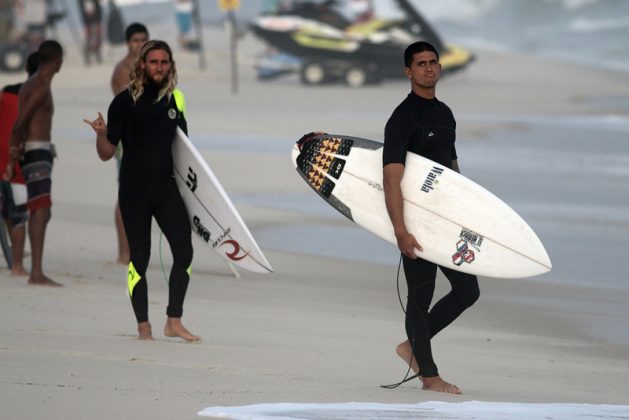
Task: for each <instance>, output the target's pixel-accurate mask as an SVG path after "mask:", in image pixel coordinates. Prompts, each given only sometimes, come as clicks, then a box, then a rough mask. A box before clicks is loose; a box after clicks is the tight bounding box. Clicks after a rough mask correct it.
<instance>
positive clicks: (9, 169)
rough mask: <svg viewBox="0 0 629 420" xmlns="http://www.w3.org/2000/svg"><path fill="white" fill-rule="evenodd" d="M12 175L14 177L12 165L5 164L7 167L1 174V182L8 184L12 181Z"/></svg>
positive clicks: (10, 163)
mask: <svg viewBox="0 0 629 420" xmlns="http://www.w3.org/2000/svg"><path fill="white" fill-rule="evenodd" d="M14 175H15V168H14V163H13V162H12V161H11V162H9V163H7V167H6V169H5V170H4V173H3V174H2V180H3V181H7V182H9V181H11V179H13V176H14Z"/></svg>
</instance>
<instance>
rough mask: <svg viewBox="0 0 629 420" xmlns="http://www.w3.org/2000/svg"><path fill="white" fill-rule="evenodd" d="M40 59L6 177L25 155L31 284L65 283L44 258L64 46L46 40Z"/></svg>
mask: <svg viewBox="0 0 629 420" xmlns="http://www.w3.org/2000/svg"><path fill="white" fill-rule="evenodd" d="M37 59H38V61H39V68H38V69H37V72H36V73H35V74H33V75H32V76H31V77H29V78H28V80H27V81H26V82H25V83H24V84H23V85H22V88H21V89H20V94H19V112H18V117H17V120H16V121H15V124H14V126H13V132H12V135H11V143H10V146H11V148H10V161H9V163H8V164H7V169H6V175H5V176H6V177H8V179H10V178H11V177H12V176H13V170H14V164H15V161H16V160H18V159H20V158H21V159H22V160H21V165H22V173H23V174H24V179H25V180H26V189H27V192H28V203H27V207H28V210H29V212H30V215H29V223H28V237H29V239H30V242H31V259H32V268H31V274H30V276H29V279H28V283H29V284H36V285H46V286H61V285H60V284H59V283H57V282H54V281H53V280H51V279H49V278H48V277H46V276H45V275H44V272H43V269H42V259H43V254H44V238H45V236H46V227H47V226H48V221H49V220H50V208H51V206H52V201H51V199H50V189H51V185H52V181H51V178H50V176H51V173H52V162H53V158H54V157H55V149H54V146H53V144H52V143H51V140H50V138H51V131H52V115H53V112H54V106H53V100H52V90H51V83H52V79H53V77H54V76H55V74H57V72H58V71H59V70H60V69H61V64H62V63H63V49H62V48H61V45H60V44H59V43H58V42H57V41H54V40H46V41H44V42H42V43H41V45H40V46H39V49H38V50H37ZM5 179H7V178H5Z"/></svg>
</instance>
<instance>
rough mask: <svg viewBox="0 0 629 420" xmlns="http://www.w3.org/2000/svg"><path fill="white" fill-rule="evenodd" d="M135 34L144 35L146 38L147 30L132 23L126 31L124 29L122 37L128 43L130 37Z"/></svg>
mask: <svg viewBox="0 0 629 420" xmlns="http://www.w3.org/2000/svg"><path fill="white" fill-rule="evenodd" d="M135 34H146V36H147V38H148V35H149V30H148V29H147V28H146V26H144V25H143V24H141V23H139V22H133V23H132V24H130V25H129V26H127V29H125V31H124V36H125V39H126V40H127V42H129V40H130V39H131V37H132V36H133V35H135Z"/></svg>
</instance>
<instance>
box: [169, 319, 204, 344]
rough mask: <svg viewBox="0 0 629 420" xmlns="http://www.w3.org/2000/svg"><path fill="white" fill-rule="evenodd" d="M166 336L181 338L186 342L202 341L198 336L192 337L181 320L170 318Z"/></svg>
mask: <svg viewBox="0 0 629 420" xmlns="http://www.w3.org/2000/svg"><path fill="white" fill-rule="evenodd" d="M164 335H165V336H166V337H181V338H183V339H184V340H186V341H190V342H194V341H201V337H199V336H198V335H192V334H191V333H190V331H188V330H187V329H186V327H184V326H183V324H182V323H181V318H171V317H168V319H167V320H166V325H165V326H164Z"/></svg>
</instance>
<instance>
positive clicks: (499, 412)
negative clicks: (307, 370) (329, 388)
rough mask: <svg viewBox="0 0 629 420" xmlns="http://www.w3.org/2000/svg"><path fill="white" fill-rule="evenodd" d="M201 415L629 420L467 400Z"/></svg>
mask: <svg viewBox="0 0 629 420" xmlns="http://www.w3.org/2000/svg"><path fill="white" fill-rule="evenodd" d="M198 414H199V415H200V416H205V417H213V418H220V419H232V420H245V419H247V420H306V419H307V420H323V419H332V418H333V419H338V420H350V419H351V420H353V419H378V420H398V419H448V420H459V419H460V420H463V419H465V420H467V419H483V420H505V419H510V420H511V419H513V420H574V419H577V418H578V419H579V420H588V419H592V420H594V419H596V420H604V419H615V420H620V419H629V406H627V405H593V404H525V403H504V402H501V403H498V402H482V401H466V402H461V403H447V402H435V401H431V402H425V403H420V404H380V403H356V402H350V403H334V404H293V403H281V404H255V405H248V406H241V407H208V408H206V409H204V410H203V411H201V412H199V413H198Z"/></svg>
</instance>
